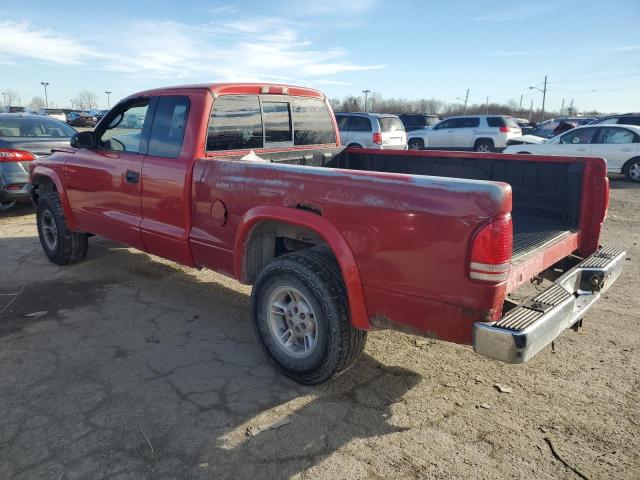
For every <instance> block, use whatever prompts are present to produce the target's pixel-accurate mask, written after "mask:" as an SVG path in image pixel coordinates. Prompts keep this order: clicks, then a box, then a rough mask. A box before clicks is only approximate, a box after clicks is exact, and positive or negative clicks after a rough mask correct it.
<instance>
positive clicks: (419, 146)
mask: <svg viewBox="0 0 640 480" xmlns="http://www.w3.org/2000/svg"><path fill="white" fill-rule="evenodd" d="M408 146H409V150H423V149H424V140H422V139H421V138H412V139H411V140H409V144H408Z"/></svg>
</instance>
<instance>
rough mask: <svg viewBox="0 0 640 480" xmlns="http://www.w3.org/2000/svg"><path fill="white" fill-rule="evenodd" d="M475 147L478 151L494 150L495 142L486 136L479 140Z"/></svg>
mask: <svg viewBox="0 0 640 480" xmlns="http://www.w3.org/2000/svg"><path fill="white" fill-rule="evenodd" d="M473 149H474V150H475V151H476V152H493V142H492V141H491V140H488V139H484V138H483V139H480V140H477V141H476V144H475V145H474V147H473Z"/></svg>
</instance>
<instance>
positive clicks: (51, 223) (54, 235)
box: [42, 210, 58, 251]
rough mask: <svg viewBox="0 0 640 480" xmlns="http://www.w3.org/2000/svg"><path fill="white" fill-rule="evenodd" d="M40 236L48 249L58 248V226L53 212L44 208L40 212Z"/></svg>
mask: <svg viewBox="0 0 640 480" xmlns="http://www.w3.org/2000/svg"><path fill="white" fill-rule="evenodd" d="M42 237H43V239H44V243H45V244H46V245H47V248H49V250H52V251H53V250H56V248H58V228H57V226H56V221H55V219H54V218H53V214H52V213H51V212H50V211H49V210H45V212H44V213H43V214H42Z"/></svg>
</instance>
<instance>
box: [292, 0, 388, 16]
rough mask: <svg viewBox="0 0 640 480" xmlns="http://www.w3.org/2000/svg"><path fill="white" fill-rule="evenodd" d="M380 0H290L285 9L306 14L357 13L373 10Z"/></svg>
mask: <svg viewBox="0 0 640 480" xmlns="http://www.w3.org/2000/svg"><path fill="white" fill-rule="evenodd" d="M377 3H378V0H343V1H342V2H328V1H316V2H309V1H308V0H289V2H287V5H286V6H285V7H284V9H285V10H287V11H290V12H293V13H297V14H304V15H327V16H329V15H340V16H348V15H356V14H361V13H365V12H368V11H370V10H373V8H374V7H376V5H377Z"/></svg>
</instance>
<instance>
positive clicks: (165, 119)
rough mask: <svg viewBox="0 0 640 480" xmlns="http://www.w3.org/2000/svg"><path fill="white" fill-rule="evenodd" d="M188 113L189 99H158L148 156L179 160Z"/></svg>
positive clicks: (181, 97) (176, 97)
mask: <svg viewBox="0 0 640 480" xmlns="http://www.w3.org/2000/svg"><path fill="white" fill-rule="evenodd" d="M188 111H189V98H188V97H183V96H180V97H178V96H175V97H173V96H172V97H159V98H158V105H157V107H156V113H155V115H154V116H153V124H152V125H151V135H150V137H149V149H148V152H147V154H148V155H153V156H156V157H167V158H177V157H178V156H179V155H180V152H181V151H182V141H183V139H184V131H185V128H186V125H187V114H188Z"/></svg>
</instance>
